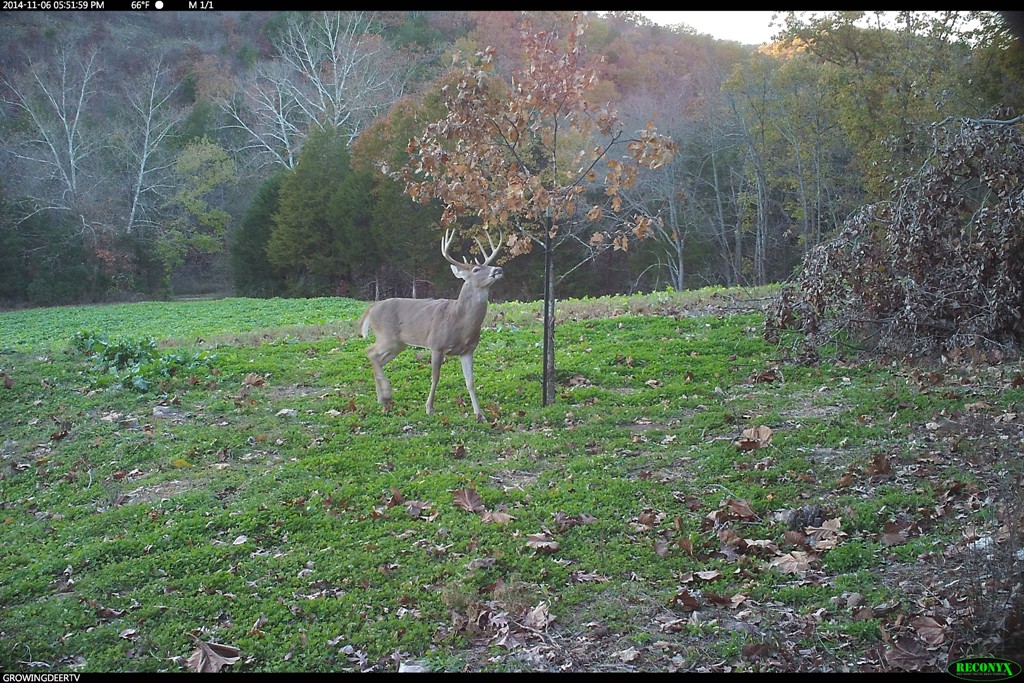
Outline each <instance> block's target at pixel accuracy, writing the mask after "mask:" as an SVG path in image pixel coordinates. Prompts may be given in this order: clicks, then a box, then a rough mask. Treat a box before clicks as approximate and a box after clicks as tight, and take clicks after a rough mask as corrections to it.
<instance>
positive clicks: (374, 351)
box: [366, 340, 405, 406]
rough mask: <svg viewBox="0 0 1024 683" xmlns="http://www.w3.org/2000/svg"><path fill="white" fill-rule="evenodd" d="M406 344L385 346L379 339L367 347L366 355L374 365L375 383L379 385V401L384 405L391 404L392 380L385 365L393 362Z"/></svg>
mask: <svg viewBox="0 0 1024 683" xmlns="http://www.w3.org/2000/svg"><path fill="white" fill-rule="evenodd" d="M404 348H405V345H404V344H400V345H395V346H384V345H382V344H381V342H380V341H379V340H378V341H377V343H375V344H371V345H370V346H369V347H368V348H367V349H366V357H367V358H369V359H370V365H372V366H373V383H374V384H375V385H376V387H377V402H378V403H380V404H381V405H384V406H389V405H391V394H392V389H391V382H389V381H388V378H387V376H386V375H385V374H384V366H385V365H387V364H388V363H389V362H391V361H392V360H393V359H394V357H395V356H397V355H398V354H399V353H401V352H402V350H403V349H404Z"/></svg>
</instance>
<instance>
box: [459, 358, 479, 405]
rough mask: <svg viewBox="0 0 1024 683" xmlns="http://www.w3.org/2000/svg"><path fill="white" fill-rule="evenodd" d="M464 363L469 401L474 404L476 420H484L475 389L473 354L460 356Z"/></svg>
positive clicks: (463, 371) (463, 374) (463, 368)
mask: <svg viewBox="0 0 1024 683" xmlns="http://www.w3.org/2000/svg"><path fill="white" fill-rule="evenodd" d="M459 360H461V361H462V376H463V377H465V378H466V388H467V389H469V400H470V401H472V402H473V414H474V415H476V419H477V420H478V421H479V420H483V417H484V414H483V413H482V412H480V404H479V403H477V402H476V389H475V388H474V387H473V354H472V353H467V354H465V355H462V356H459Z"/></svg>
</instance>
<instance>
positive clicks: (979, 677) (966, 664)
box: [946, 657, 1021, 681]
mask: <svg viewBox="0 0 1024 683" xmlns="http://www.w3.org/2000/svg"><path fill="white" fill-rule="evenodd" d="M1020 670H1021V666H1020V664H1018V663H1017V662H1014V661H1012V660H1009V659H999V658H997V657H974V658H971V659H959V660H957V661H955V662H952V663H951V664H950V665H949V666H947V667H946V673H948V674H949V675H950V676H953V677H954V678H959V679H960V680H962V681H1005V680H1007V679H1010V678H1013V677H1014V676H1016V675H1017V674H1019V673H1020Z"/></svg>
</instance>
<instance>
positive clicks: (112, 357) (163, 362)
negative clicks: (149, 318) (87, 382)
mask: <svg viewBox="0 0 1024 683" xmlns="http://www.w3.org/2000/svg"><path fill="white" fill-rule="evenodd" d="M72 347H73V348H75V349H78V350H79V351H83V352H85V353H86V354H88V355H89V356H91V357H93V359H94V361H95V362H94V364H93V372H94V373H97V374H98V375H101V376H104V375H109V376H112V377H113V378H114V380H115V381H116V383H118V384H120V385H121V386H123V387H124V388H126V389H132V390H134V391H140V392H146V391H149V390H150V388H152V386H153V384H154V382H166V381H168V380H170V379H171V378H173V377H175V376H177V375H181V374H186V373H187V374H196V373H202V374H209V372H210V370H211V369H212V368H211V364H212V362H213V360H214V358H213V356H211V355H209V354H207V353H206V351H203V350H197V351H193V352H191V353H187V352H181V351H173V352H172V351H166V352H163V353H161V352H160V351H158V350H157V348H156V340H155V339H153V338H152V337H148V338H146V339H143V340H134V339H126V338H120V339H108V338H107V337H106V336H105V335H103V334H100V333H98V332H94V331H89V330H83V331H81V332H78V333H76V334H75V336H74V338H73V339H72Z"/></svg>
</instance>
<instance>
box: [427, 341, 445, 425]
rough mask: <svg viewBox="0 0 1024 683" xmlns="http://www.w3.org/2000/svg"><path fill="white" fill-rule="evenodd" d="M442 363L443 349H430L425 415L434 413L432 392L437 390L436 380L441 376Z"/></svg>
mask: <svg viewBox="0 0 1024 683" xmlns="http://www.w3.org/2000/svg"><path fill="white" fill-rule="evenodd" d="M443 364H444V351H441V350H439V349H431V350H430V393H429V394H428V395H427V415H433V414H434V392H436V391H437V381H438V380H439V379H440V378H441V365H443Z"/></svg>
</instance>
